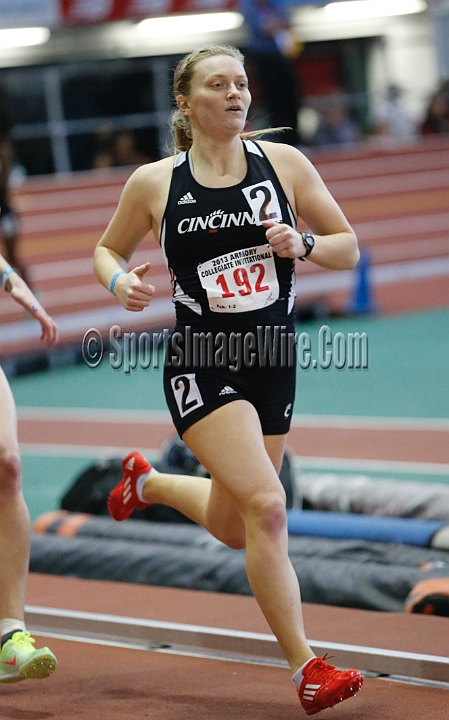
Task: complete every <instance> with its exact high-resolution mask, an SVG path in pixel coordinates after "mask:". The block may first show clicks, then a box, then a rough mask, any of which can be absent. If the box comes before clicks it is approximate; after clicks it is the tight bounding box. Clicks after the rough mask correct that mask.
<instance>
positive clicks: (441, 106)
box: [419, 84, 449, 135]
mask: <svg viewBox="0 0 449 720" xmlns="http://www.w3.org/2000/svg"><path fill="white" fill-rule="evenodd" d="M419 129H420V133H421V135H441V134H443V135H448V134H449V87H447V86H446V85H445V84H443V85H442V87H441V88H440V90H438V92H436V93H435V94H434V95H432V97H431V98H430V100H429V104H428V106H427V111H426V114H425V117H424V120H423V122H422V123H421V125H420V128H419Z"/></svg>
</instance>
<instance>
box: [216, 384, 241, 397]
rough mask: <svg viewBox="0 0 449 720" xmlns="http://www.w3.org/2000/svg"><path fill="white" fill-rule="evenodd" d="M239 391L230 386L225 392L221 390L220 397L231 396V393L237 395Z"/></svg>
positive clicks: (226, 386) (225, 387)
mask: <svg viewBox="0 0 449 720" xmlns="http://www.w3.org/2000/svg"><path fill="white" fill-rule="evenodd" d="M236 392H237V390H234V389H233V388H232V387H229V385H225V386H224V388H223V390H220V392H219V393H218V394H219V395H231V393H236Z"/></svg>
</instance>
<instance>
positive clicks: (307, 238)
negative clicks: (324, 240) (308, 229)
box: [302, 233, 315, 254]
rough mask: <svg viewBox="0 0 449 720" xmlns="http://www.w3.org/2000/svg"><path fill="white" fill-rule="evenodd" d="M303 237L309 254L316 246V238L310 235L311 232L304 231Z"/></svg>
mask: <svg viewBox="0 0 449 720" xmlns="http://www.w3.org/2000/svg"><path fill="white" fill-rule="evenodd" d="M302 237H303V241H304V245H305V246H306V248H307V254H309V253H311V252H312V250H313V248H314V247H315V240H314V238H313V236H312V235H310V233H304V235H303V236H302Z"/></svg>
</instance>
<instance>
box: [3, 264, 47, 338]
mask: <svg viewBox="0 0 449 720" xmlns="http://www.w3.org/2000/svg"><path fill="white" fill-rule="evenodd" d="M0 277H1V284H2V285H3V288H4V289H5V290H6V292H9V293H10V294H11V297H12V298H13V300H15V301H16V302H17V303H19V305H22V307H24V308H25V310H28V312H29V313H30V314H31V315H32V316H33V317H34V318H35V319H36V320H37V321H38V322H40V324H41V329H42V334H41V340H43V341H44V342H46V343H47V345H49V346H50V347H52V346H53V345H55V344H56V342H57V341H58V328H57V325H56V323H55V321H54V320H53V318H51V317H50V316H49V315H48V313H47V312H46V310H44V308H43V307H42V305H41V304H40V302H39V301H38V300H37V299H36V297H35V296H34V294H33V293H32V292H31V290H30V288H29V287H28V285H27V284H26V282H24V280H22V278H21V277H20V275H18V274H17V273H16V272H15V271H14V270H13V269H12V268H11V267H10V266H9V265H8V263H7V262H6V260H5V258H4V257H3V256H2V255H0Z"/></svg>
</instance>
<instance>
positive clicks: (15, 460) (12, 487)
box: [0, 448, 22, 495]
mask: <svg viewBox="0 0 449 720" xmlns="http://www.w3.org/2000/svg"><path fill="white" fill-rule="evenodd" d="M21 485H22V478H21V463H20V455H19V452H18V450H8V449H6V448H2V449H0V494H2V495H5V494H6V495H8V494H16V493H18V492H20V490H21Z"/></svg>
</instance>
